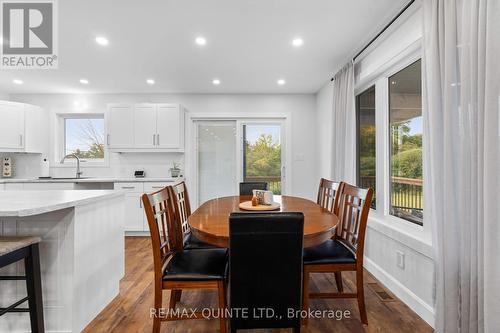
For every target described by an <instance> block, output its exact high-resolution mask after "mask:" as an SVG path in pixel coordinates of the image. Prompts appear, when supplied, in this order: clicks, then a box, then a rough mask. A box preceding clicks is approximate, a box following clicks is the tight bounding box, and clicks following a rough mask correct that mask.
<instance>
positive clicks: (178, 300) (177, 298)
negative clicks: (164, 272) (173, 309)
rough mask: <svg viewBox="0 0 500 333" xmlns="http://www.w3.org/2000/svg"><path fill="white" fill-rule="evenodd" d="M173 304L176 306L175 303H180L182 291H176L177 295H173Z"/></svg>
mask: <svg viewBox="0 0 500 333" xmlns="http://www.w3.org/2000/svg"><path fill="white" fill-rule="evenodd" d="M175 296H176V297H175V303H176V304H177V302H180V301H181V296H182V289H181V290H177V293H176V295H175Z"/></svg>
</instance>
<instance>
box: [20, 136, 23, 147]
mask: <svg viewBox="0 0 500 333" xmlns="http://www.w3.org/2000/svg"><path fill="white" fill-rule="evenodd" d="M19 146H21V147H22V146H23V135H22V134H19Z"/></svg>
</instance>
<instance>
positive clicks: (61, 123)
mask: <svg viewBox="0 0 500 333" xmlns="http://www.w3.org/2000/svg"><path fill="white" fill-rule="evenodd" d="M56 118H57V119H56V123H57V126H56V128H57V130H56V133H57V140H56V150H55V154H54V155H55V156H54V161H53V166H55V167H59V168H74V167H75V166H76V160H75V159H67V160H65V161H64V163H61V159H62V158H63V157H64V156H65V152H66V120H67V119H103V121H104V131H106V118H105V117H104V113H58V114H57V115H56ZM80 163H81V164H80V167H82V168H83V167H108V166H109V151H108V149H107V145H104V158H102V159H88V160H87V159H80Z"/></svg>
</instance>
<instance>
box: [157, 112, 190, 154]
mask: <svg viewBox="0 0 500 333" xmlns="http://www.w3.org/2000/svg"><path fill="white" fill-rule="evenodd" d="M156 135H157V136H156V145H157V146H158V147H159V148H170V149H176V148H181V147H184V114H183V113H182V111H181V109H180V107H179V105H172V104H158V105H157V118H156Z"/></svg>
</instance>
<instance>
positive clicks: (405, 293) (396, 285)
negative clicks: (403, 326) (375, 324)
mask: <svg viewBox="0 0 500 333" xmlns="http://www.w3.org/2000/svg"><path fill="white" fill-rule="evenodd" d="M364 267H365V269H366V270H367V271H369V272H370V273H371V274H372V275H373V276H374V277H375V278H376V279H377V280H379V281H380V282H381V283H382V284H383V285H384V286H385V287H386V288H387V289H389V290H390V291H391V292H392V293H393V294H394V295H395V296H396V297H398V298H399V299H400V300H401V301H403V303H405V304H406V305H408V307H410V309H412V310H413V311H415V312H416V313H417V315H419V316H420V318H422V319H423V320H425V321H426V322H427V323H428V324H429V325H431V327H433V328H434V308H433V307H432V306H431V305H429V304H427V303H426V302H424V301H423V300H422V299H421V298H420V297H418V296H417V295H415V294H414V293H413V292H412V291H411V290H410V289H408V288H407V287H405V286H404V285H403V284H402V283H401V282H399V281H398V280H396V279H395V278H394V277H393V276H392V275H390V274H389V273H387V272H386V271H385V270H384V269H382V268H381V267H380V266H379V265H377V264H376V263H375V262H374V261H372V260H370V258H367V257H364Z"/></svg>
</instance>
